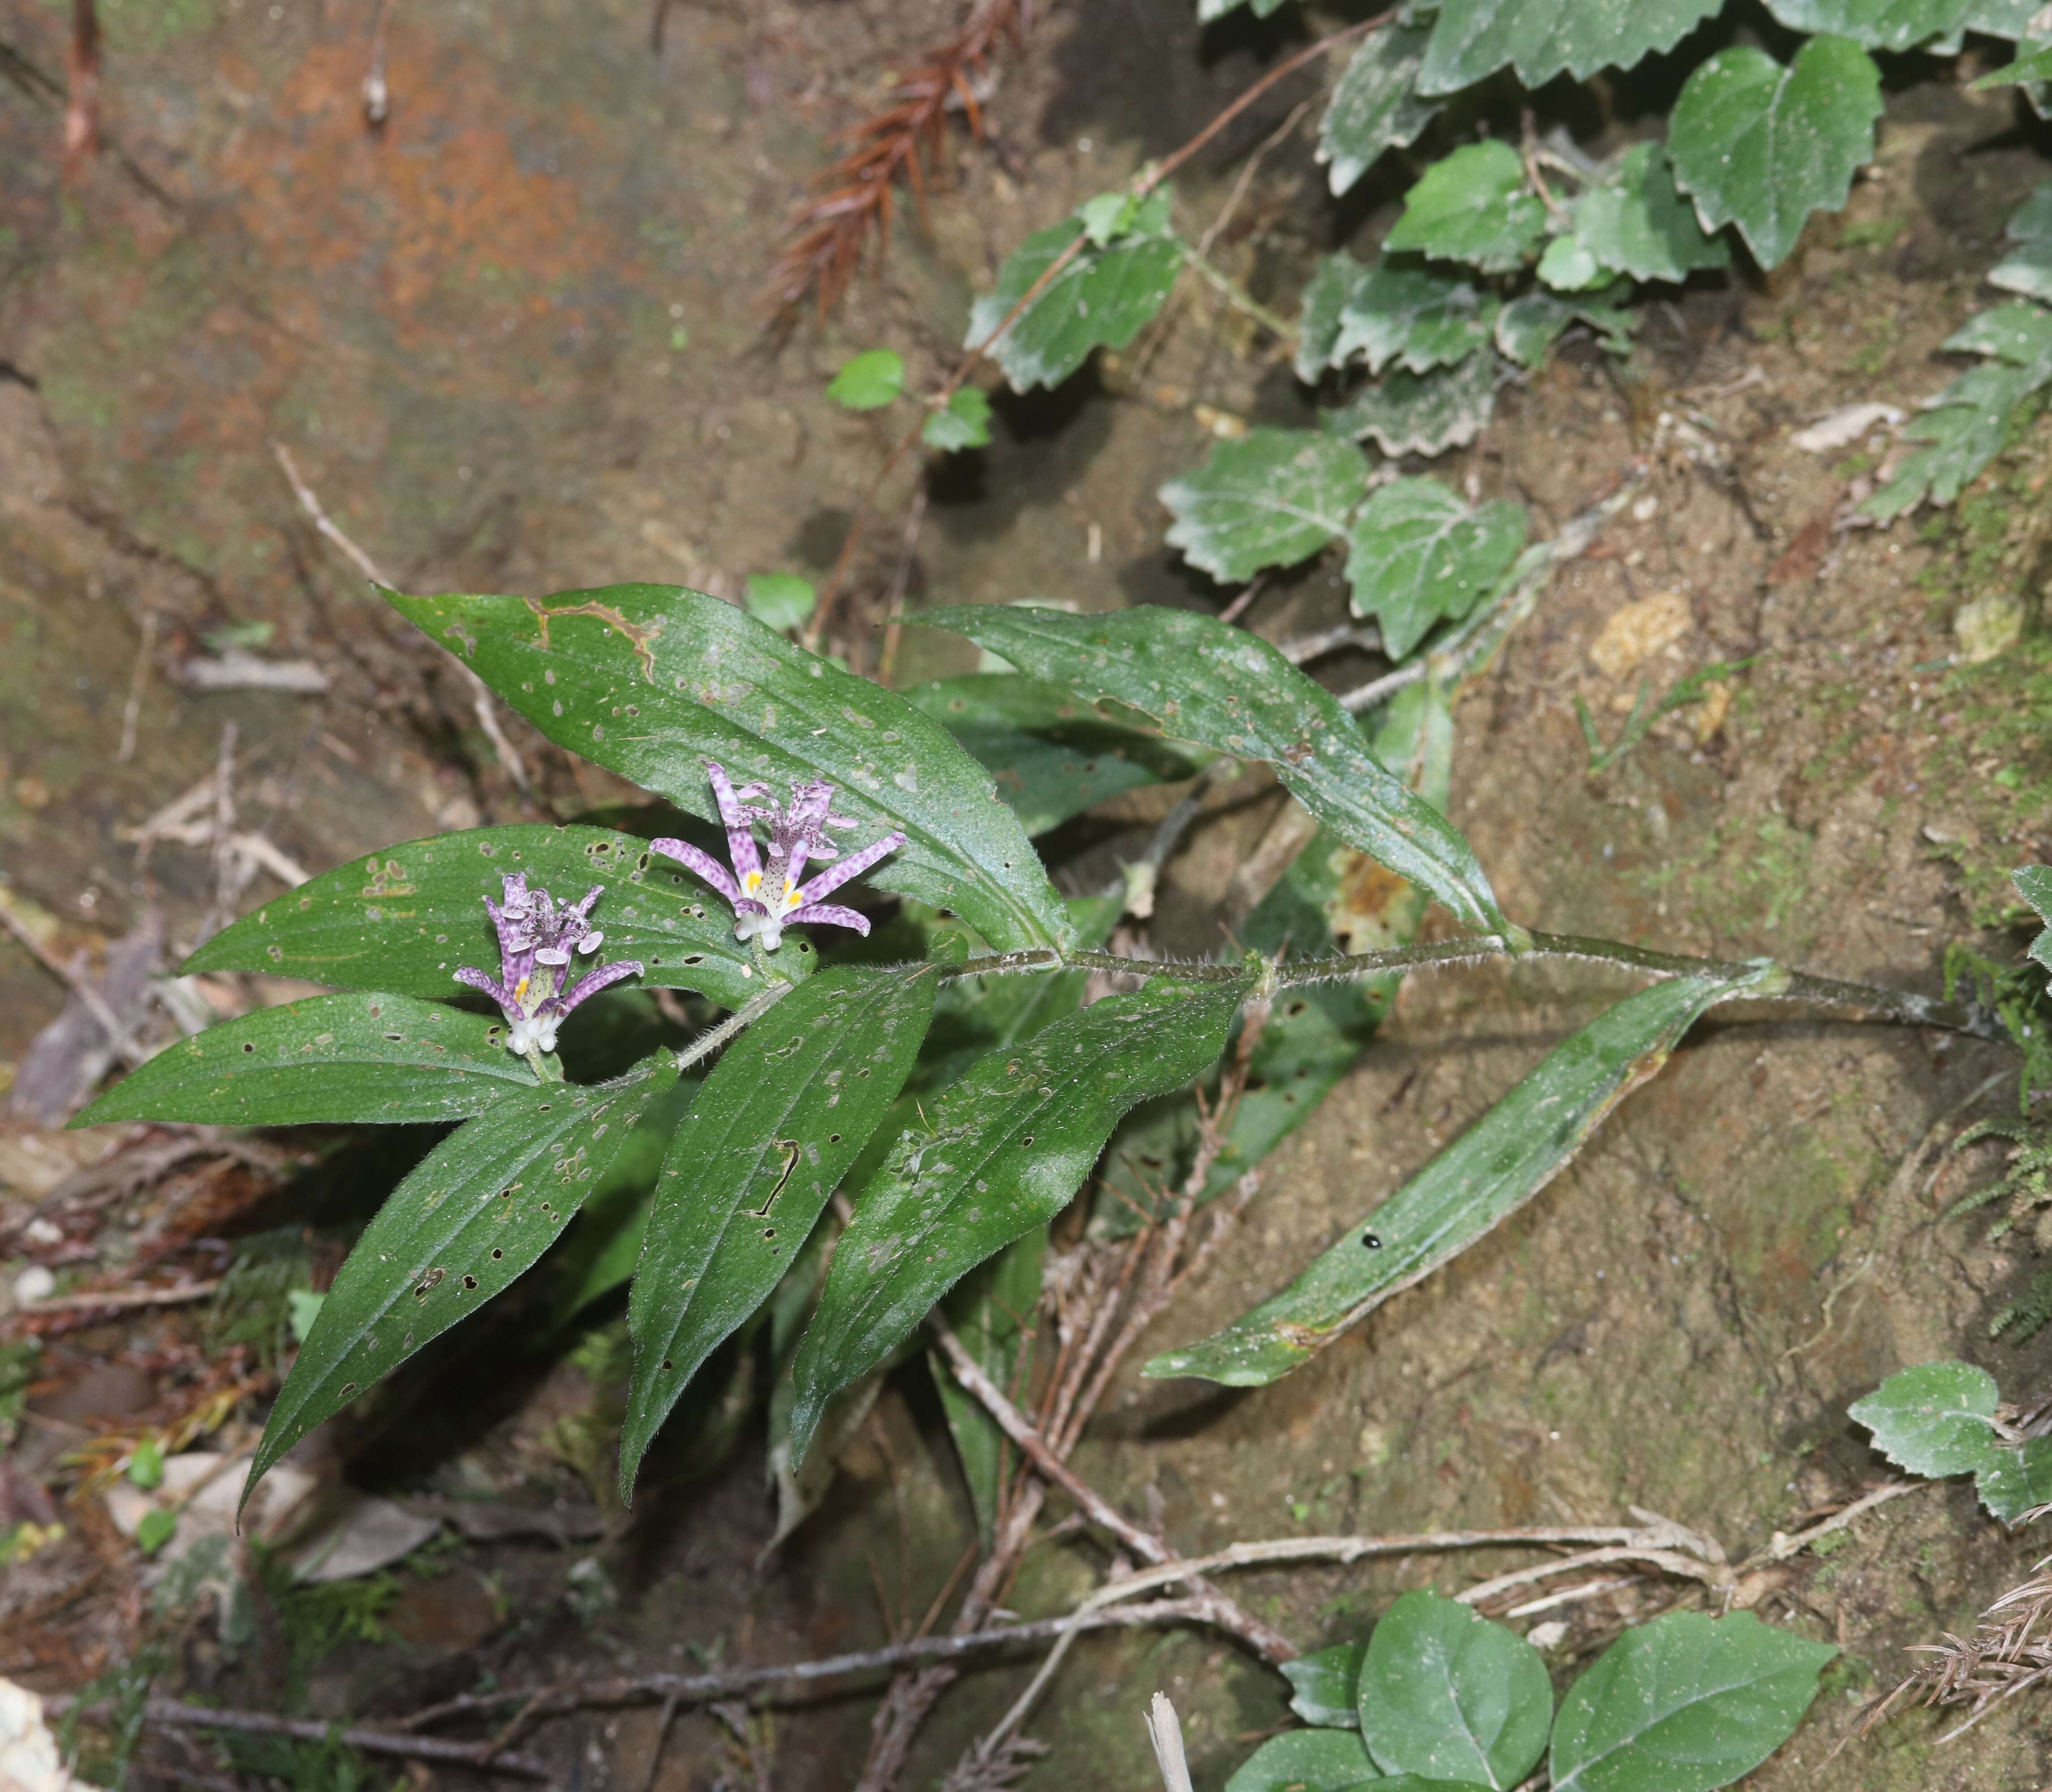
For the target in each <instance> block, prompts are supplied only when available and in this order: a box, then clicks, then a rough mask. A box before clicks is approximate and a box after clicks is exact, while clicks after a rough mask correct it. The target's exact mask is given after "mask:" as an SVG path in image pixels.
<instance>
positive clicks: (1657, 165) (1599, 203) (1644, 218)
mask: <svg viewBox="0 0 2052 1792" xmlns="http://www.w3.org/2000/svg"><path fill="white" fill-rule="evenodd" d="M1574 216H1575V233H1574V237H1573V241H1575V242H1576V243H1577V244H1578V245H1580V247H1581V248H1583V249H1584V251H1586V252H1587V253H1588V256H1589V258H1590V259H1591V260H1592V261H1594V262H1595V263H1596V266H1597V267H1598V268H1600V269H1602V270H1604V271H1607V272H1611V273H1615V274H1629V275H1630V276H1631V277H1632V278H1633V279H1634V280H1686V279H1687V278H1688V277H1689V276H1690V274H1691V273H1693V272H1694V271H1695V270H1696V269H1697V268H1724V267H1728V266H1729V265H1730V263H1731V250H1730V248H1729V246H1728V245H1726V244H1725V241H1724V239H1723V238H1722V237H1708V236H1705V234H1704V233H1703V227H1702V224H1701V222H1700V221H1698V218H1697V217H1696V209H1695V207H1694V206H1693V205H1690V203H1689V202H1688V201H1687V200H1686V199H1684V198H1682V196H1681V194H1679V193H1678V192H1677V191H1676V190H1675V187H1674V170H1672V169H1671V168H1670V166H1668V162H1667V153H1666V151H1665V150H1664V149H1663V148H1662V147H1661V146H1660V145H1659V144H1658V143H1637V144H1635V145H1634V146H1633V147H1631V148H1630V149H1628V150H1627V151H1625V152H1624V154H1623V155H1622V156H1620V157H1619V158H1618V162H1617V166H1616V167H1615V168H1614V169H1613V170H1611V173H1610V174H1609V176H1608V178H1606V179H1604V181H1601V182H1599V183H1597V184H1596V185H1595V186H1592V187H1590V188H1589V190H1588V191H1587V192H1585V193H1584V194H1583V195H1582V196H1581V198H1579V199H1577V200H1576V202H1575V213H1574ZM1541 274H1542V276H1543V274H1544V269H1543V268H1542V269H1541Z"/></svg>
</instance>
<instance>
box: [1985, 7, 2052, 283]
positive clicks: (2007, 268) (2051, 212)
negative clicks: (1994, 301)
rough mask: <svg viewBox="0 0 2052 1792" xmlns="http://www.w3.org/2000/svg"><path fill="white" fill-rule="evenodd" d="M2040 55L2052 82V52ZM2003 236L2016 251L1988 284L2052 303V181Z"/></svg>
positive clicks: (2023, 207) (2020, 211) (2034, 193)
mask: <svg viewBox="0 0 2052 1792" xmlns="http://www.w3.org/2000/svg"><path fill="white" fill-rule="evenodd" d="M2040 54H2041V55H2042V57H2044V59H2045V65H2046V76H2047V78H2048V79H2052V48H2048V49H2045V50H2043V51H2041V52H2040ZM2003 237H2005V238H2006V239H2007V241H2010V242H2012V243H2014V244H2015V245H2016V247H2015V248H2013V249H2011V251H2010V252H2009V253H2008V254H2007V255H2005V256H2003V258H2002V260H1999V261H1998V262H1997V263H1996V264H1995V266H1994V267H1993V268H1991V269H1990V270H1989V272H1988V284H1989V285H1991V286H1996V287H1999V288H2002V290H2003V291H2005V292H2020V293H2022V294H2023V295H2024V296H2025V297H2026V298H2027V299H2044V300H2047V301H2052V181H2046V182H2042V183H2041V184H2040V185H2039V186H2037V187H2036V188H2035V189H2034V190H2033V191H2032V193H2031V195H2030V198H2028V199H2027V200H2025V201H2024V202H2023V205H2020V206H2019V207H2018V209H2017V212H2016V215H2015V217H2012V218H2011V220H2010V221H2009V222H2008V223H2007V225H2005V226H2004V227H2003Z"/></svg>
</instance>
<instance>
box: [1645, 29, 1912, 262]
mask: <svg viewBox="0 0 2052 1792" xmlns="http://www.w3.org/2000/svg"><path fill="white" fill-rule="evenodd" d="M1880 115H1881V73H1880V71H1879V70H1878V69H1877V68H1875V67H1874V62H1873V59H1872V58H1871V57H1869V56H1868V55H1867V53H1866V51H1865V50H1863V49H1861V48H1860V47H1859V45H1857V44H1855V43H1854V42H1852V41H1850V39H1847V38H1845V37H1812V38H1811V40H1810V41H1808V42H1807V43H1806V44H1805V45H1803V47H1802V48H1801V49H1799V50H1798V51H1797V52H1796V60H1795V61H1793V62H1792V63H1791V64H1790V65H1788V67H1787V68H1783V67H1782V65H1780V63H1778V62H1776V61H1775V60H1774V58H1773V57H1771V56H1769V55H1768V54H1767V53H1766V52H1765V51H1764V50H1759V49H1754V48H1752V45H1749V44H1741V45H1737V46H1736V47H1734V48H1733V49H1725V50H1720V51H1718V52H1717V54H1716V55H1715V56H1713V57H1709V59H1708V60H1707V61H1705V62H1704V63H1703V65H1702V66H1701V67H1700V68H1698V69H1697V71H1696V72H1695V73H1694V74H1693V75H1691V76H1690V77H1689V84H1688V85H1687V86H1686V87H1685V88H1682V96H1681V98H1680V99H1679V100H1676V101H1675V103H1674V124H1673V127H1672V128H1671V129H1670V132H1669V134H1668V139H1667V153H1668V155H1669V158H1670V160H1671V161H1672V162H1673V164H1674V178H1675V182H1676V184H1677V185H1678V186H1680V187H1681V188H1682V190H1684V191H1685V192H1686V193H1689V194H1692V195H1693V196H1694V199H1695V202H1696V211H1697V214H1698V217H1701V219H1702V225H1703V228H1704V229H1705V230H1715V229H1717V228H1718V227H1719V226H1720V225H1725V224H1736V225H1737V226H1738V229H1739V234H1740V235H1741V236H1742V237H1745V241H1746V246H1747V247H1748V248H1750V249H1751V250H1752V252H1753V254H1754V256H1756V257H1757V258H1758V260H1759V262H1760V265H1761V266H1762V267H1763V268H1772V267H1776V266H1778V265H1779V264H1780V263H1781V262H1782V261H1784V260H1786V259H1787V257H1788V252H1789V251H1790V250H1791V249H1792V248H1795V246H1796V238H1797V237H1799V235H1801V234H1802V230H1803V220H1804V219H1806V218H1807V217H1809V215H1810V213H1812V212H1814V211H1817V210H1820V209H1821V210H1824V211H1836V210H1838V209H1839V207H1841V206H1842V205H1844V204H1845V202H1846V194H1847V193H1848V192H1849V191H1850V190H1851V187H1852V180H1853V171H1854V170H1855V169H1856V168H1858V166H1859V165H1860V164H1861V163H1862V162H1866V161H1869V160H1870V159H1871V158H1872V157H1873V155H1874V120H1875V119H1877V118H1878V117H1879V116H1880Z"/></svg>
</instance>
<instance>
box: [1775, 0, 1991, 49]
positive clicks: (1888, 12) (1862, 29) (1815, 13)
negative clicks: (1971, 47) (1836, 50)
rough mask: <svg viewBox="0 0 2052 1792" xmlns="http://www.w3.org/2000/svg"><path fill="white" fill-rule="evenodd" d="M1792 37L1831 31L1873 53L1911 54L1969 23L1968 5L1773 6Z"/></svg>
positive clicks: (1913, 1)
mask: <svg viewBox="0 0 2052 1792" xmlns="http://www.w3.org/2000/svg"><path fill="white" fill-rule="evenodd" d="M1969 10H1970V9H1969V8H1968V6H1967V5H1966V4H1965V3H1964V0H1768V11H1770V12H1771V13H1772V14H1774V16H1775V17H1776V18H1778V19H1779V20H1780V22H1782V23H1783V24H1784V25H1787V26H1788V29H1790V30H1792V31H1807V32H1811V33H1815V32H1819V31H1829V32H1833V33H1836V34H1837V35H1838V36H1839V37H1850V38H1851V39H1852V41H1854V43H1856V44H1859V45H1864V46H1865V47H1866V49H1883V50H1906V49H1913V47H1914V46H1916V45H1918V44H1923V43H1928V42H1929V41H1930V40H1931V39H1932V38H1933V37H1945V36H1949V35H1950V34H1952V33H1954V32H1956V31H1958V30H1960V29H1961V28H1962V27H1963V26H1964V25H1965V24H1966V22H1967V14H1968V11H1969Z"/></svg>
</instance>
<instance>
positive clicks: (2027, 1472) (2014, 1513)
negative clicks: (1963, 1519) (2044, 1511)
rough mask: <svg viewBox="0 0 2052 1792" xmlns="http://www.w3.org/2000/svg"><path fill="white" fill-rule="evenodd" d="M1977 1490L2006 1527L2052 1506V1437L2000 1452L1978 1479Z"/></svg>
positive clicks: (1985, 1466) (1981, 1498)
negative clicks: (2029, 1513)
mask: <svg viewBox="0 0 2052 1792" xmlns="http://www.w3.org/2000/svg"><path fill="white" fill-rule="evenodd" d="M1974 1491H1975V1492H1976V1493H1978V1494H1979V1495H1980V1501H1981V1504H1983V1505H1984V1506H1986V1507H1987V1509H1988V1511H1989V1512H1990V1513H1991V1514H1992V1515H1993V1516H1995V1517H1996V1518H1999V1519H2000V1520H2002V1522H2003V1524H2015V1522H2016V1521H2017V1520H2019V1518H2021V1517H2023V1515H2024V1514H2025V1513H2026V1512H2034V1511H2035V1510H2036V1509H2037V1508H2038V1507H2040V1506H2042V1505H2045V1504H2052V1438H2030V1439H2029V1440H2028V1441H2027V1442H2025V1443H2024V1444H2023V1446H2021V1447H2019V1448H2003V1449H1998V1450H1996V1451H1995V1453H1994V1457H1993V1460H1992V1461H1989V1462H1987V1464H1985V1465H1983V1467H1982V1469H1981V1470H1980V1473H1978V1474H1976V1476H1975V1477H1974Z"/></svg>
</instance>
